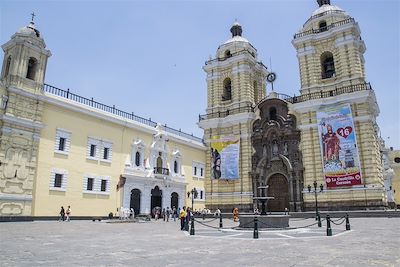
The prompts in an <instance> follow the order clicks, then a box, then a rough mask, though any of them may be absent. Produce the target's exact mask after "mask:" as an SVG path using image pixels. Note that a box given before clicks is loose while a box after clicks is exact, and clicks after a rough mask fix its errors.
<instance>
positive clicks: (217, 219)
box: [194, 218, 219, 223]
mask: <svg viewBox="0 0 400 267" xmlns="http://www.w3.org/2000/svg"><path fill="white" fill-rule="evenodd" d="M218 219H219V218H214V219H212V220H209V221H204V220H201V222H203V223H210V222H213V221H215V220H218ZM194 221H195V222H199V221H198V220H197V219H196V218H194Z"/></svg>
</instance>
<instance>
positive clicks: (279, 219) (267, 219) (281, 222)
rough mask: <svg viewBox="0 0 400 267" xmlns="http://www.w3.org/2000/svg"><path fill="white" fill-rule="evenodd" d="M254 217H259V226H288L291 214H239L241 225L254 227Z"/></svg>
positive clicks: (242, 226)
mask: <svg viewBox="0 0 400 267" xmlns="http://www.w3.org/2000/svg"><path fill="white" fill-rule="evenodd" d="M254 217H258V228H287V227H289V218H290V215H239V221H240V224H239V227H241V228H254Z"/></svg>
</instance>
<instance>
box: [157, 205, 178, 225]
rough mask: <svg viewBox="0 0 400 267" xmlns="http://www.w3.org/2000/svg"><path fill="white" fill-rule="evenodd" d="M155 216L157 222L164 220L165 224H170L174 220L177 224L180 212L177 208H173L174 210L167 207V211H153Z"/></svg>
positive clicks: (158, 209)
mask: <svg viewBox="0 0 400 267" xmlns="http://www.w3.org/2000/svg"><path fill="white" fill-rule="evenodd" d="M153 216H154V219H155V220H156V221H157V220H158V219H159V218H162V219H163V221H164V222H165V221H167V222H169V220H170V219H173V220H174V222H175V221H176V218H177V217H178V211H177V209H176V208H175V207H172V209H170V208H169V207H167V209H165V208H163V209H162V210H161V208H159V207H155V208H154V209H153Z"/></svg>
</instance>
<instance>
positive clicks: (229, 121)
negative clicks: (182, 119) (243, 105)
mask: <svg viewBox="0 0 400 267" xmlns="http://www.w3.org/2000/svg"><path fill="white" fill-rule="evenodd" d="M255 118H256V115H255V114H254V113H253V112H248V113H238V114H233V115H229V116H227V117H224V118H215V119H208V120H201V121H199V122H198V123H197V125H198V126H199V127H200V128H202V129H212V128H220V127H221V128H224V127H230V126H233V125H238V124H239V123H248V122H250V121H252V120H254V119H255Z"/></svg>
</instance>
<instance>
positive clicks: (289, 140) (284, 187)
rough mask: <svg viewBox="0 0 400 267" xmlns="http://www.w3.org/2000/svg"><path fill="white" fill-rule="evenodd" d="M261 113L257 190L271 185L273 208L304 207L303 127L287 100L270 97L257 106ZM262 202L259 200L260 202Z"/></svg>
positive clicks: (256, 130)
mask: <svg viewBox="0 0 400 267" xmlns="http://www.w3.org/2000/svg"><path fill="white" fill-rule="evenodd" d="M256 108H258V109H259V110H260V113H259V114H260V117H259V118H258V119H257V120H256V121H255V122H254V123H253V131H252V135H251V144H252V146H253V149H254V151H255V153H254V154H253V155H252V182H253V194H254V195H255V196H258V195H259V194H260V192H258V189H257V188H258V187H259V186H260V185H268V186H269V187H268V196H271V197H274V198H275V199H274V200H269V202H268V204H267V207H268V210H269V211H276V212H278V211H284V210H285V208H287V209H289V210H291V211H300V210H302V209H303V199H302V194H301V190H302V188H303V183H304V182H303V181H304V180H303V164H302V157H301V152H300V148H299V145H300V130H298V129H297V128H296V125H297V123H296V117H295V116H294V115H292V114H289V113H288V112H289V109H288V105H287V103H286V102H285V101H283V100H280V99H277V98H268V99H266V100H264V101H262V102H260V103H259V104H258V106H257V107H256ZM258 204H259V203H257V202H255V203H254V205H255V206H257V205H258Z"/></svg>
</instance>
